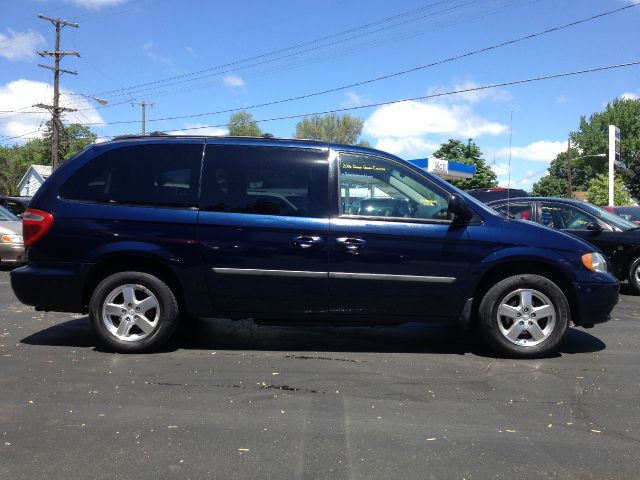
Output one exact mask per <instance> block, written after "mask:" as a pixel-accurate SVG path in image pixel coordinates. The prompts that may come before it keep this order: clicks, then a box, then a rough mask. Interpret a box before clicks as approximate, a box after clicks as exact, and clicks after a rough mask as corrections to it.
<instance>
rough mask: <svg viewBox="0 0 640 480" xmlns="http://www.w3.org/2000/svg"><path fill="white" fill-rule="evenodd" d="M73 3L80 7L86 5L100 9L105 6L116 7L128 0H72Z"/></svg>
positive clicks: (93, 8)
mask: <svg viewBox="0 0 640 480" xmlns="http://www.w3.org/2000/svg"><path fill="white" fill-rule="evenodd" d="M70 1H71V3H73V4H74V5H77V6H78V7H84V8H86V9H88V10H100V9H101V8H103V7H115V6H116V5H121V4H123V3H126V2H127V0H70Z"/></svg>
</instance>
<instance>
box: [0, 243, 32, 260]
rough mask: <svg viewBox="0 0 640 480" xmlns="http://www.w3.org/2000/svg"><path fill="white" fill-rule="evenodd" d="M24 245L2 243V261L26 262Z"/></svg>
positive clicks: (0, 245)
mask: <svg viewBox="0 0 640 480" xmlns="http://www.w3.org/2000/svg"><path fill="white" fill-rule="evenodd" d="M26 261H27V257H26V256H25V254H24V245H22V244H21V243H4V242H2V243H0V263H25V262H26Z"/></svg>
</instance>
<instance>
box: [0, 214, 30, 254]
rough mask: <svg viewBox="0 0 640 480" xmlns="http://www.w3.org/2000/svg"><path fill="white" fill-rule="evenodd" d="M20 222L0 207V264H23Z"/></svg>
mask: <svg viewBox="0 0 640 480" xmlns="http://www.w3.org/2000/svg"><path fill="white" fill-rule="evenodd" d="M24 262H26V258H25V255H24V243H23V242H22V221H21V220H20V219H19V218H18V217H16V216H15V215H14V214H13V213H11V212H10V211H8V210H7V209H6V208H3V207H0V263H2V264H5V263H7V264H8V263H13V264H14V263H24Z"/></svg>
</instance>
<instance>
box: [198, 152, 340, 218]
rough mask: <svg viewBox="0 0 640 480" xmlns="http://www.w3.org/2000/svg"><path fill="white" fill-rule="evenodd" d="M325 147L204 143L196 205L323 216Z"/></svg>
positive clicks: (232, 210) (326, 170) (326, 166)
mask: <svg viewBox="0 0 640 480" xmlns="http://www.w3.org/2000/svg"><path fill="white" fill-rule="evenodd" d="M328 185H329V164H328V154H327V152H326V151H321V150H312V149H299V148H280V147H250V146H230V145H208V146H207V151H206V156H205V167H204V172H203V179H202V199H201V208H202V209H203V210H208V211H213V212H230V213H246V214H254V215H277V216H293V217H316V218H320V217H325V216H327V206H328V202H329V200H328Z"/></svg>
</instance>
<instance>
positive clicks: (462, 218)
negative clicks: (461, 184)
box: [447, 193, 473, 222]
mask: <svg viewBox="0 0 640 480" xmlns="http://www.w3.org/2000/svg"><path fill="white" fill-rule="evenodd" d="M447 211H448V212H449V215H450V216H452V217H453V220H454V221H457V222H467V221H469V220H471V217H473V214H472V212H471V210H470V209H469V207H468V206H467V203H466V202H465V201H464V198H462V197H461V196H460V195H456V194H455V193H454V194H452V195H449V206H448V208H447Z"/></svg>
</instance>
